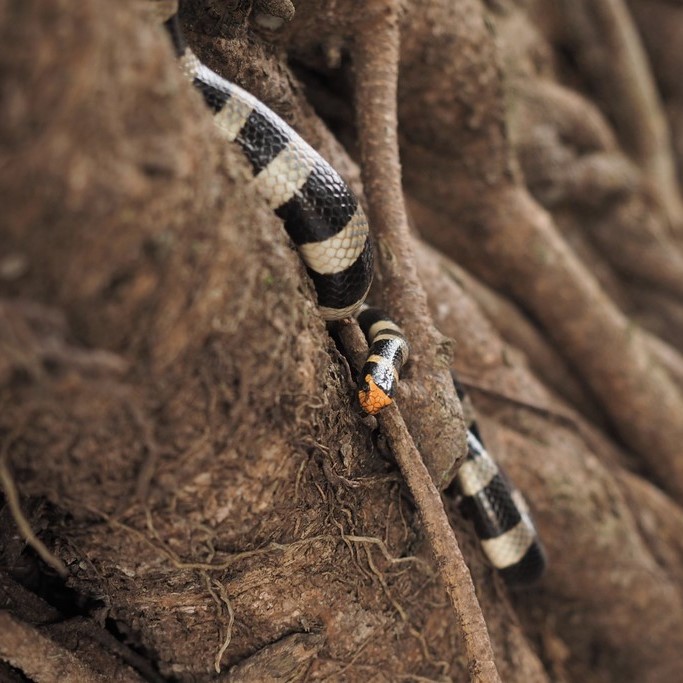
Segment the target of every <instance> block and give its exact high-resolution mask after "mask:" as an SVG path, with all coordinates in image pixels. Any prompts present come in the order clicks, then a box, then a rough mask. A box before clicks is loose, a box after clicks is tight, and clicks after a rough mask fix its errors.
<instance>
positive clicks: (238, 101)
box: [166, 15, 545, 584]
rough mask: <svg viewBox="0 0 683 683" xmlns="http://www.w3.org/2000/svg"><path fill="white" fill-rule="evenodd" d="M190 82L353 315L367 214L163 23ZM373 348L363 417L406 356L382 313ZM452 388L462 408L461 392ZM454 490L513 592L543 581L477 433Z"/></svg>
mask: <svg viewBox="0 0 683 683" xmlns="http://www.w3.org/2000/svg"><path fill="white" fill-rule="evenodd" d="M166 27H167V28H168V30H169V32H170V34H171V37H172V40H173V44H174V46H175V49H176V53H177V55H178V57H179V58H180V63H181V66H182V68H183V71H184V72H185V74H186V75H187V76H188V77H189V79H190V80H191V81H192V83H193V85H194V86H195V87H196V88H197V90H199V92H200V93H201V94H202V96H203V98H204V101H205V102H206V104H207V105H208V107H209V108H210V109H211V111H212V112H213V115H214V122H215V124H216V126H217V128H218V129H219V130H220V131H221V132H222V134H223V136H224V137H225V139H226V140H228V141H229V142H234V143H236V144H237V145H238V146H239V148H240V149H241V150H242V152H243V154H244V156H245V157H246V159H247V160H248V162H249V164H250V165H251V169H252V172H253V175H254V181H253V182H254V183H255V184H256V185H257V187H258V188H259V190H260V191H261V193H262V195H263V196H264V198H265V199H266V201H267V202H268V203H269V205H270V207H271V208H272V209H273V210H274V211H275V213H276V214H277V215H278V216H279V217H280V218H281V219H282V220H283V222H284V226H285V229H286V230H287V233H288V234H289V236H290V237H291V239H292V241H293V242H294V244H295V245H296V247H297V249H298V250H299V254H300V255H301V258H302V260H303V262H304V264H305V265H306V268H307V271H308V274H309V276H310V277H311V279H312V280H313V283H314V285H315V289H316V292H317V295H318V305H319V308H320V311H321V314H322V316H323V318H325V319H326V320H340V319H343V318H348V317H351V316H353V315H355V314H356V313H357V312H358V310H359V309H360V308H361V306H362V305H363V302H364V301H365V297H366V296H367V293H368V290H369V289H370V285H371V282H372V260H373V259H372V248H371V243H370V239H369V230H368V224H367V220H366V218H365V214H364V213H363V209H362V208H361V206H360V204H359V202H358V200H357V198H356V197H355V196H354V194H353V193H352V192H351V190H350V189H349V188H348V186H347V185H346V183H345V182H344V181H343V180H342V179H341V177H340V176H339V174H338V173H337V172H336V171H335V170H334V169H333V168H332V167H331V166H330V165H329V164H328V163H327V162H326V161H325V160H324V159H323V158H322V157H321V156H320V155H319V154H318V153H317V152H316V151H315V150H314V149H313V148H312V147H310V145H308V144H307V143H306V142H304V140H302V139H301V137H300V136H299V135H298V134H297V133H296V132H295V131H294V130H293V129H292V128H291V127H290V126H289V125H288V124H287V123H285V122H284V121H283V120H282V119H281V118H280V117H279V116H277V114H275V113H274V112H272V111H271V110H270V109H268V107H266V105H264V104H263V103H262V102H260V101H259V100H257V99H256V98H255V97H253V96H252V95H250V94H249V93H247V92H246V91H244V90H242V89H241V88H240V87H238V86H236V85H234V84H233V83H230V82H229V81H227V80H226V79H224V78H222V77H221V76H219V75H218V74H217V73H215V72H214V71H212V70H211V69H209V68H208V67H206V66H205V65H204V64H202V63H201V62H200V61H199V59H198V58H197V57H196V56H195V55H194V54H193V53H192V52H191V50H189V49H188V48H187V47H186V45H185V43H184V40H183V37H182V34H181V32H180V28H179V25H178V19H177V15H174V16H173V17H171V18H170V19H169V20H168V21H167V22H166ZM358 321H359V323H360V326H361V328H362V329H363V332H364V333H365V335H366V337H367V339H368V344H369V346H370V354H369V356H368V359H367V361H366V363H365V365H364V366H363V369H362V371H361V375H360V382H359V391H358V397H359V401H360V404H361V407H362V408H363V410H364V411H365V412H367V413H369V414H375V413H377V412H379V411H380V410H381V409H382V408H384V407H385V406H387V405H389V404H390V403H391V402H392V400H393V396H394V393H395V390H396V385H397V383H398V377H399V372H400V370H401V367H402V366H403V365H404V364H405V363H406V361H407V360H408V354H409V347H408V342H407V341H406V338H405V336H404V335H403V332H402V331H401V329H400V327H398V325H396V323H394V322H393V321H392V320H390V319H389V318H388V316H387V315H386V314H384V313H383V312H382V311H380V310H378V309H372V308H368V309H366V310H364V311H363V312H361V313H360V315H359V316H358ZM454 381H456V388H457V389H458V391H459V393H460V395H461V398H462V396H463V395H462V393H461V387H459V385H458V383H457V380H455V378H454ZM467 439H468V453H467V457H466V459H465V462H464V463H463V465H462V467H461V469H460V471H459V472H458V474H457V475H456V481H455V485H456V486H457V488H458V490H459V492H460V494H461V495H462V499H463V503H462V505H463V508H464V510H465V511H466V512H467V514H468V516H469V517H470V518H471V519H472V520H473V521H474V525H475V529H476V532H477V535H478V537H479V539H480V541H481V544H482V547H483V549H484V553H485V554H486V556H487V557H488V559H489V561H490V562H491V563H492V564H493V566H494V567H495V568H496V569H497V570H498V571H499V572H500V573H501V574H502V576H503V577H504V578H505V579H506V581H508V582H509V583H511V584H517V583H528V582H530V581H533V580H535V579H537V578H538V577H539V576H540V575H541V573H542V572H543V569H544V567H545V558H544V554H543V550H542V547H541V544H540V542H539V540H538V536H537V534H536V529H535V528H534V525H533V523H532V521H531V517H530V515H529V511H528V507H527V505H526V502H525V501H524V499H523V498H522V496H521V494H520V493H519V491H517V490H516V489H515V488H514V487H513V486H512V485H511V484H510V483H509V481H508V480H507V478H506V477H505V476H504V475H503V473H502V472H501V470H500V469H499V468H498V466H497V465H496V463H495V462H494V461H493V459H492V458H491V456H490V455H489V454H488V453H487V452H486V449H485V448H484V446H483V444H482V442H481V438H480V436H479V432H478V429H477V425H476V423H474V422H472V423H471V424H470V425H469V430H468V435H467Z"/></svg>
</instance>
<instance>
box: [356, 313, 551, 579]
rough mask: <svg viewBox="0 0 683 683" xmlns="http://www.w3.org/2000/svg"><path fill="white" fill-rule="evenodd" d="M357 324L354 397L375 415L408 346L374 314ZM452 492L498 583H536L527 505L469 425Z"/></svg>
mask: <svg viewBox="0 0 683 683" xmlns="http://www.w3.org/2000/svg"><path fill="white" fill-rule="evenodd" d="M358 322H359V324H360V326H361V329H362V330H363V332H364V333H365V336H366V338H367V340H368V344H369V345H370V355H369V356H368V360H367V361H366V363H365V365H364V367H363V369H362V371H361V374H360V379H359V390H358V398H359V401H360V404H361V406H362V407H363V409H364V410H365V411H366V412H368V413H376V412H378V411H379V410H381V409H382V408H383V407H384V406H385V405H388V403H391V400H392V398H393V395H394V392H395V390H396V385H397V384H398V376H399V373H400V371H401V368H402V366H403V364H404V363H405V362H406V361H407V360H408V342H407V341H406V338H405V336H404V335H403V331H402V330H401V328H400V327H399V326H398V325H396V323H395V322H394V321H393V320H391V319H390V318H389V317H388V316H387V315H386V314H385V313H383V312H382V311H380V310H379V309H376V308H368V309H366V310H364V311H362V312H361V313H360V315H359V316H358ZM451 374H452V376H453V383H454V385H455V389H456V391H457V393H458V397H459V398H460V400H461V401H462V400H464V399H465V391H464V388H463V386H462V384H461V383H460V382H459V381H458V378H457V376H456V375H455V373H451ZM454 487H455V489H456V491H457V492H458V493H459V494H460V497H461V508H462V510H463V512H464V514H465V515H466V516H467V517H468V518H470V519H471V520H472V522H473V523H474V529H475V532H476V534H477V537H478V538H479V541H480V543H481V547H482V550H483V551H484V554H485V555H486V557H487V558H488V560H489V562H490V563H491V564H492V565H493V566H494V567H495V568H496V570H497V571H498V572H499V574H500V575H501V576H502V577H503V579H504V580H505V581H506V582H507V583H508V584H510V585H522V584H527V583H532V582H534V581H536V580H537V579H539V578H540V577H541V575H542V574H543V572H544V570H545V566H546V560H545V553H544V551H543V546H542V545H541V541H540V539H539V536H538V532H537V531H536V527H535V526H534V523H533V521H532V519H531V515H530V513H529V506H528V505H527V503H526V501H525V500H524V497H523V496H522V494H521V493H520V491H519V490H518V489H516V488H515V487H514V485H513V484H512V482H511V481H510V480H509V478H508V477H507V476H506V475H505V474H504V473H503V471H502V470H501V469H500V468H499V466H498V465H497V464H496V462H495V460H494V459H493V458H492V457H491V456H490V455H489V453H488V451H487V450H486V448H485V447H484V445H483V442H482V438H481V435H480V432H479V427H478V425H477V423H476V421H474V420H472V421H471V422H470V423H469V425H468V429H467V455H466V456H465V460H464V462H463V464H462V465H461V467H460V469H459V470H458V472H457V474H456V475H455V480H454Z"/></svg>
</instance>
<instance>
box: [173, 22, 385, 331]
mask: <svg viewBox="0 0 683 683" xmlns="http://www.w3.org/2000/svg"><path fill="white" fill-rule="evenodd" d="M166 26H167V28H168V29H169V31H170V33H171V37H172V39H173V44H174V46H175V49H176V53H177V55H178V57H179V59H180V64H181V66H182V69H183V71H184V72H185V74H186V75H187V77H188V78H189V79H190V80H191V81H192V83H193V85H194V86H195V88H197V90H198V91H199V92H200V93H201V94H202V96H203V98H204V101H205V102H206V104H207V106H208V107H209V108H210V109H211V111H212V112H213V115H214V123H215V124H216V127H217V128H218V130H219V131H220V132H221V133H222V135H223V136H224V137H225V139H226V140H227V141H229V142H234V143H237V145H238V146H239V148H240V149H241V150H242V152H243V154H244V156H245V157H246V159H247V161H248V162H249V164H250V166H251V170H252V172H253V175H254V183H255V185H256V187H257V189H258V190H259V191H260V192H261V193H262V195H263V196H264V197H265V198H266V200H267V201H268V203H269V205H270V207H271V208H272V209H273V210H274V211H275V213H276V214H277V215H278V216H279V217H280V218H281V219H282V221H283V223H284V226H285V230H286V231H287V233H288V234H289V236H290V237H291V239H292V241H293V242H294V244H295V245H296V247H297V249H298V251H299V255H300V256H301V259H302V261H303V262H304V264H305V265H306V270H307V271H308V275H309V277H310V278H311V280H312V281H313V285H314V287H315V291H316V293H317V295H318V307H319V309H320V313H321V315H322V317H323V318H325V320H340V319H342V318H348V317H351V316H353V315H354V314H355V313H356V312H357V311H358V309H359V308H360V306H361V305H362V303H363V301H365V297H366V296H367V293H368V290H369V289H370V285H371V283H372V264H373V256H372V244H371V242H370V239H369V229H368V222H367V219H366V218H365V214H364V212H363V209H362V207H361V206H360V204H359V202H358V199H357V198H356V196H355V195H354V193H353V192H352V191H351V189H350V188H349V187H348V185H347V184H346V183H345V182H344V180H342V178H341V177H340V176H339V174H338V173H337V172H336V171H335V170H334V169H333V168H332V166H330V164H329V163H327V161H325V160H324V159H323V158H322V157H321V156H320V154H318V152H316V151H315V150H314V149H313V148H312V147H311V146H310V145H309V144H308V143H307V142H305V141H304V140H303V139H302V138H301V137H300V136H299V134H298V133H297V132H296V131H295V130H294V129H292V128H291V127H290V126H289V125H288V124H287V123H285V121H283V120H282V119H281V118H280V117H279V116H278V115H277V114H275V113H274V112H273V111H271V110H270V109H269V108H268V107H266V105H265V104H263V102H261V101H259V100H257V99H256V98H255V97H254V96H253V95H250V94H249V93H248V92H246V91H245V90H243V89H242V88H240V87H239V86H237V85H235V84H234V83H231V82H230V81H228V80H226V79H225V78H223V77H222V76H219V75H218V74H217V73H216V72H215V71H212V70H211V69H209V68H208V67H207V66H205V65H204V64H202V63H201V62H200V61H199V59H198V58H197V57H196V56H195V55H194V53H193V52H192V51H191V50H190V49H189V48H188V47H187V46H186V45H185V43H184V40H183V38H182V34H181V32H180V29H179V26H178V19H177V15H174V16H173V17H172V18H171V19H169V20H168V21H167V22H166Z"/></svg>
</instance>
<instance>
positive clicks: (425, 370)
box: [353, 0, 465, 486]
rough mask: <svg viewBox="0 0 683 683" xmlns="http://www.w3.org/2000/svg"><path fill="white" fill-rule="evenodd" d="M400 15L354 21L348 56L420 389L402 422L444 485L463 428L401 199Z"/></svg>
mask: <svg viewBox="0 0 683 683" xmlns="http://www.w3.org/2000/svg"><path fill="white" fill-rule="evenodd" d="M399 13H400V3H399V2H398V1H397V0H375V1H374V2H372V3H367V4H366V5H365V7H364V11H363V12H362V14H361V16H360V17H359V21H358V26H357V35H356V42H355V45H354V51H353V56H354V60H355V66H356V76H357V78H356V86H355V94H356V111H357V120H358V136H359V142H360V149H361V172H362V177H363V187H364V190H365V195H366V197H367V200H368V215H369V218H370V225H371V226H372V230H373V235H374V237H375V243H376V245H377V247H378V249H377V252H378V261H379V266H380V273H381V285H382V294H383V301H384V305H385V307H386V308H387V309H388V311H389V313H390V314H391V315H392V317H394V318H395V319H396V320H397V321H398V322H399V323H400V324H401V325H402V326H403V328H404V330H405V332H406V335H407V337H408V340H409V342H410V344H411V348H412V352H411V353H412V358H413V362H412V373H413V374H415V375H416V376H419V377H420V381H421V383H422V385H421V386H422V388H423V392H422V394H421V395H418V394H417V392H416V393H414V394H413V398H412V399H411V405H410V409H409V410H407V411H406V413H405V414H406V416H407V417H406V419H407V420H408V426H409V428H410V431H411V433H412V434H413V435H414V437H415V439H416V440H417V441H418V442H419V443H420V444H421V449H422V454H423V457H424V461H425V463H426V465H427V468H428V469H429V471H430V472H431V474H432V476H433V477H434V480H435V481H436V483H437V485H438V486H445V485H447V484H448V483H449V481H450V480H451V479H452V476H453V474H454V472H455V471H456V469H457V465H458V464H459V461H460V457H464V453H465V430H464V425H463V421H462V411H461V408H460V405H459V403H458V400H457V397H456V395H455V391H454V388H453V383H452V382H451V378H450V375H449V371H448V367H449V364H450V353H449V351H448V345H447V342H446V340H445V339H444V337H443V336H442V335H441V334H440V333H439V332H438V331H437V330H436V328H435V327H434V323H433V321H432V318H431V316H430V314H429V309H428V306H427V296H426V294H425V291H424V288H423V287H422V284H421V282H420V279H419V276H418V274H417V268H416V265H415V256H414V250H413V241H412V238H411V236H410V232H409V228H408V220H407V215H406V208H405V201H404V197H403V189H402V184H401V166H400V161H399V151H398V118H397V100H396V95H397V79H398V60H399V37H400V36H399Z"/></svg>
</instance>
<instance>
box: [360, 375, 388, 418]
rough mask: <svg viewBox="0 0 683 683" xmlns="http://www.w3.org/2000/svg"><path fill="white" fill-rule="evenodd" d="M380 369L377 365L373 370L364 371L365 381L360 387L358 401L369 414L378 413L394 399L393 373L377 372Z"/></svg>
mask: <svg viewBox="0 0 683 683" xmlns="http://www.w3.org/2000/svg"><path fill="white" fill-rule="evenodd" d="M378 370H379V368H378V367H377V366H375V368H373V371H372V372H367V373H364V377H363V382H362V384H361V385H360V388H359V389H358V401H359V402H360V405H361V408H362V409H363V410H364V411H365V412H366V413H367V414H368V415H376V414H377V413H379V411H380V410H382V408H385V407H386V406H388V405H389V404H390V403H393V400H394V399H393V394H394V384H395V382H394V377H393V374H392V375H390V376H387V375H386V373H379V372H377V371H378ZM387 380H388V381H387Z"/></svg>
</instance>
